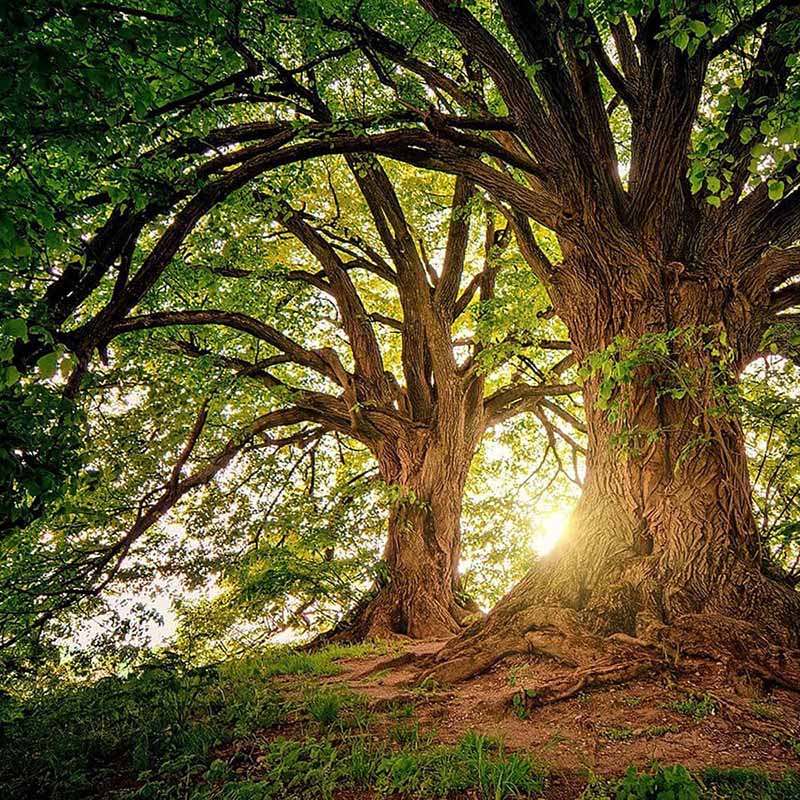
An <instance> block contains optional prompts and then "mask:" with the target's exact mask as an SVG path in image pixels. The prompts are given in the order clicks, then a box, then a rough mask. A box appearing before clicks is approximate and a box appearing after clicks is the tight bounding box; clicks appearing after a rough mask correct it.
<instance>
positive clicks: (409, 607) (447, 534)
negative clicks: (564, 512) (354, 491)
mask: <svg viewBox="0 0 800 800" xmlns="http://www.w3.org/2000/svg"><path fill="white" fill-rule="evenodd" d="M471 458H472V449H471V448H467V449H461V448H459V449H457V450H454V449H451V448H448V447H445V446H443V445H442V444H441V443H438V442H435V441H433V437H432V436H431V435H430V434H428V435H426V436H425V437H424V439H423V440H422V441H421V443H420V446H419V448H406V447H399V448H398V447H392V448H391V450H390V451H388V452H387V450H384V452H383V454H382V457H381V458H380V459H379V461H380V464H381V474H382V476H383V479H384V481H385V482H386V483H387V484H388V485H389V487H390V490H391V491H392V492H393V493H396V499H394V501H393V503H392V508H391V511H390V514H389V526H388V528H389V529H388V538H387V542H386V547H385V550H384V556H383V561H382V568H383V570H382V575H381V577H380V578H379V580H378V581H377V582H376V585H375V586H374V587H373V591H372V593H371V594H370V596H369V598H368V599H367V600H365V602H364V603H363V604H362V605H361V606H360V607H358V608H356V609H354V611H353V613H352V614H351V615H349V618H348V619H347V620H346V624H345V626H344V628H343V631H342V634H343V636H344V638H347V639H352V640H360V639H370V638H385V637H387V636H391V635H393V634H402V635H405V636H409V637H412V638H415V639H437V638H448V637H450V636H452V635H454V634H455V633H458V632H459V631H460V630H461V629H462V623H463V622H464V620H465V618H466V617H467V616H469V615H470V614H471V613H474V612H475V611H478V610H479V609H478V607H477V606H476V605H475V604H474V603H472V602H470V601H468V600H466V599H464V598H463V596H460V595H461V593H460V591H459V588H460V586H459V574H458V563H459V559H460V555H461V527H460V518H461V505H462V497H463V493H464V484H465V482H466V477H467V472H468V470H469V465H470V461H471Z"/></svg>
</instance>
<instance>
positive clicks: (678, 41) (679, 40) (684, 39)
mask: <svg viewBox="0 0 800 800" xmlns="http://www.w3.org/2000/svg"><path fill="white" fill-rule="evenodd" d="M674 42H675V47H677V48H678V50H685V49H686V48H687V47H688V46H689V34H688V33H686V31H681V32H680V33H679V34H678V35H677V36H676V37H675V39H674Z"/></svg>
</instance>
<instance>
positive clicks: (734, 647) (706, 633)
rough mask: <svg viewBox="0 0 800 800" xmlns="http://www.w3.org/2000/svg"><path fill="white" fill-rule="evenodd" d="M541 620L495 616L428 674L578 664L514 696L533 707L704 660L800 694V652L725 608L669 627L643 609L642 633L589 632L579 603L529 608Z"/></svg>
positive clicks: (454, 677) (456, 677)
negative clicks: (545, 662) (504, 663)
mask: <svg viewBox="0 0 800 800" xmlns="http://www.w3.org/2000/svg"><path fill="white" fill-rule="evenodd" d="M525 616H526V618H527V620H528V622H529V623H530V622H535V623H536V624H534V625H532V626H531V627H529V628H528V629H527V630H526V631H525V633H524V634H519V633H517V632H511V633H510V632H509V630H508V626H502V627H501V626H498V625H496V624H495V625H492V622H493V621H492V620H491V617H490V618H489V619H488V620H486V621H485V622H482V623H478V624H476V625H475V626H473V627H472V628H470V629H468V630H467V631H465V632H464V634H462V635H461V636H460V637H457V638H456V639H453V640H451V641H450V642H448V644H447V645H446V646H445V647H444V648H443V649H442V650H441V651H440V652H439V653H438V654H437V655H436V656H435V658H434V660H433V662H432V663H431V662H429V663H428V664H427V665H426V666H427V669H426V670H425V671H424V672H423V674H422V679H425V678H429V677H430V678H434V679H435V680H437V681H439V682H442V683H454V682H458V681H462V680H465V679H468V678H471V677H474V676H476V675H479V674H480V673H482V672H485V671H487V670H488V669H490V668H491V667H492V666H493V665H494V664H496V663H497V662H499V661H501V660H503V659H505V658H507V657H509V656H512V655H528V656H533V657H534V658H536V659H542V658H546V659H549V660H551V661H556V662H558V663H559V664H562V665H564V666H566V667H569V668H571V669H570V671H569V672H567V673H565V674H562V675H558V676H556V677H554V678H552V679H549V680H546V681H544V682H541V683H538V684H528V685H526V686H524V687H523V688H521V689H520V690H519V691H518V692H515V693H514V694H513V695H511V696H510V701H511V702H512V703H513V705H514V707H515V708H516V709H517V710H519V709H520V708H523V707H524V708H525V709H533V708H536V707H539V706H542V705H545V704H549V703H555V702H559V701H562V700H567V699H569V698H570V697H574V696H575V695H576V694H578V693H580V692H585V691H587V690H591V689H594V688H600V687H604V686H609V685H612V684H624V683H627V682H629V681H632V680H635V679H637V678H642V677H645V676H647V675H652V674H653V673H654V672H661V671H666V670H669V671H670V672H671V673H673V674H680V673H681V672H683V671H684V669H690V668H691V669H692V670H695V669H697V665H698V661H702V660H710V661H714V662H716V663H719V664H722V665H724V667H725V668H726V669H727V670H728V672H729V674H730V676H731V683H732V685H734V686H735V685H737V679H739V678H744V679H746V680H747V682H748V683H750V684H752V682H753V679H756V680H758V681H759V682H760V683H761V685H762V686H763V687H765V688H771V687H781V688H784V689H789V690H792V691H796V692H800V650H794V649H791V648H789V647H786V646H784V645H781V644H776V643H775V642H774V641H772V640H771V639H770V638H768V637H767V636H765V635H764V633H763V632H762V631H761V630H760V629H759V628H758V627H757V626H756V625H754V624H752V623H749V622H746V621H743V620H739V619H734V618H732V617H727V616H724V615H719V614H691V615H684V616H682V617H679V618H678V619H676V620H675V621H674V623H673V624H671V625H665V624H662V623H659V622H657V621H656V620H654V619H652V618H649V617H646V616H644V615H642V618H641V619H640V623H641V624H640V626H639V627H641V629H642V630H641V631H640V632H639V631H637V633H638V634H639V635H637V636H631V635H629V634H626V633H624V632H619V633H614V634H610V635H605V636H602V635H598V634H596V633H592V632H591V631H588V630H586V628H585V627H584V626H582V624H581V620H580V614H579V613H577V612H575V611H573V610H571V609H555V608H538V609H526V611H525Z"/></svg>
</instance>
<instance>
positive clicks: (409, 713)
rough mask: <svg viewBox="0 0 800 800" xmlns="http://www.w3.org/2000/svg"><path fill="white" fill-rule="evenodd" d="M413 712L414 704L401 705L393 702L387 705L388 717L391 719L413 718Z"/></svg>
mask: <svg viewBox="0 0 800 800" xmlns="http://www.w3.org/2000/svg"><path fill="white" fill-rule="evenodd" d="M415 711H416V706H415V705H414V703H401V702H399V701H397V700H394V701H392V703H391V704H390V705H389V716H390V717H391V718H392V719H409V718H411V717H413V716H414V712H415Z"/></svg>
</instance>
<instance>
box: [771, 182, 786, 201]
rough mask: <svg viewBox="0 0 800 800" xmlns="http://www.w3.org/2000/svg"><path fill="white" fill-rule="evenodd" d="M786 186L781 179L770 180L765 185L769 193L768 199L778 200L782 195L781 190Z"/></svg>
mask: <svg viewBox="0 0 800 800" xmlns="http://www.w3.org/2000/svg"><path fill="white" fill-rule="evenodd" d="M785 188H786V185H785V184H784V182H783V181H770V182H769V185H768V187H767V192H768V193H769V199H770V200H780V199H781V197H783V190H784V189H785Z"/></svg>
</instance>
